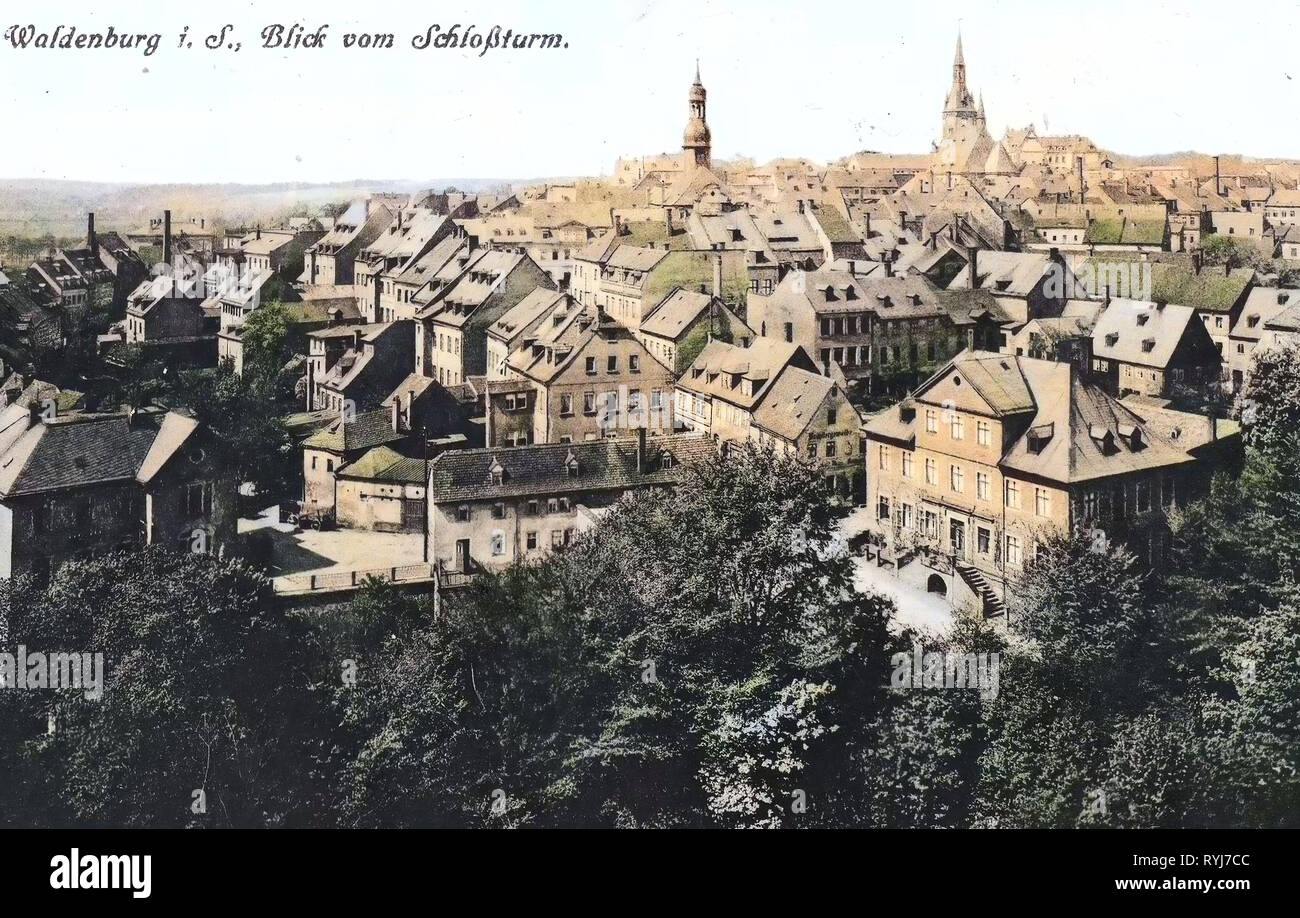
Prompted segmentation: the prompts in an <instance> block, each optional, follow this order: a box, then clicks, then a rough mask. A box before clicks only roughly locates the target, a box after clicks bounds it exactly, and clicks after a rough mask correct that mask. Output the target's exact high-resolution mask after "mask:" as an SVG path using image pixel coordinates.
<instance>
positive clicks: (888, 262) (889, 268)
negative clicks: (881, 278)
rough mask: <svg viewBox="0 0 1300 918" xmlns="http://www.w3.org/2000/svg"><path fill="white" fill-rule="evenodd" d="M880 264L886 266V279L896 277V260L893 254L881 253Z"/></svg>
mask: <svg viewBox="0 0 1300 918" xmlns="http://www.w3.org/2000/svg"><path fill="white" fill-rule="evenodd" d="M880 263H881V264H882V265H884V266H885V277H893V276H894V259H893V253H892V252H881V253H880Z"/></svg>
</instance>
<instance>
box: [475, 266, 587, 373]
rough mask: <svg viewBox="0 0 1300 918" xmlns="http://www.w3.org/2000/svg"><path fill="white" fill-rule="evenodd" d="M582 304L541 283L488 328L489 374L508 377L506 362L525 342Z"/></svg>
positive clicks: (574, 311) (578, 308)
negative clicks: (539, 330)
mask: <svg viewBox="0 0 1300 918" xmlns="http://www.w3.org/2000/svg"><path fill="white" fill-rule="evenodd" d="M580 311H581V308H580V307H579V306H578V303H577V301H576V300H574V298H573V297H572V296H570V295H569V294H567V293H565V292H563V291H561V290H552V289H550V288H549V287H538V288H537V289H535V290H534V291H533V292H532V293H530V294H528V296H526V297H524V298H523V299H522V300H520V301H519V302H518V303H517V304H515V306H514V307H513V308H512V309H510V310H509V311H507V312H506V313H505V315H503V316H501V318H499V319H497V320H496V321H495V322H493V323H492V324H491V325H489V326H488V330H487V374H486V375H487V378H488V379H490V380H491V379H505V378H506V376H507V375H509V374H508V372H507V367H506V362H507V361H508V360H509V359H510V355H511V354H513V353H514V352H515V351H516V350H517V349H518V348H519V347H520V345H522V344H523V342H524V341H525V340H527V339H529V338H530V336H531V337H533V338H536V336H535V335H534V334H533V333H534V332H535V331H537V330H538V328H540V327H542V326H549V327H556V326H559V325H561V324H563V323H564V321H565V320H566V319H567V318H568V317H569V316H571V315H573V314H575V313H577V312H580Z"/></svg>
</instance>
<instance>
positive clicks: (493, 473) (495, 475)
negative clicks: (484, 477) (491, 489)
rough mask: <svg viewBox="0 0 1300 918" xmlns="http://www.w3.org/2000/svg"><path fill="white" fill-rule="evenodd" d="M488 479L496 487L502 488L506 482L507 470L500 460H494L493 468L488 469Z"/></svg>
mask: <svg viewBox="0 0 1300 918" xmlns="http://www.w3.org/2000/svg"><path fill="white" fill-rule="evenodd" d="M488 479H489V480H490V481H491V482H492V484H494V485H498V486H500V485H501V484H503V483H504V482H505V480H506V468H505V466H503V465H502V464H501V462H500V461H499V460H495V459H494V460H493V461H492V466H491V468H489V469H488Z"/></svg>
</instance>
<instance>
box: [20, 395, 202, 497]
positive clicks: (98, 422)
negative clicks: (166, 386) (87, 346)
mask: <svg viewBox="0 0 1300 918" xmlns="http://www.w3.org/2000/svg"><path fill="white" fill-rule="evenodd" d="M195 427H196V425H195V422H193V421H192V420H191V419H189V418H185V417H182V416H179V415H173V414H171V413H169V414H167V415H163V416H157V415H145V414H137V415H136V416H135V419H134V420H133V421H132V420H129V419H128V418H127V417H126V416H125V415H109V416H103V415H97V416H91V415H83V416H79V417H70V418H63V419H57V420H53V421H46V422H42V423H37V424H34V425H32V426H31V427H30V428H29V429H28V430H27V431H26V432H25V433H24V434H23V435H22V436H21V437H19V438H18V439H17V440H16V441H15V442H14V443H13V444H12V445H11V446H10V447H9V449H8V450H6V451H5V453H4V455H3V456H0V495H3V496H4V497H6V498H8V497H15V496H19V495H24V494H36V493H40V492H43V491H53V490H59V489H64V488H75V487H79V486H83V485H92V484H104V483H108V482H113V481H135V480H136V479H137V477H139V476H144V477H143V478H141V480H144V481H147V480H148V479H149V478H152V476H153V475H154V474H156V473H157V471H158V470H159V469H161V468H162V467H163V466H164V465H165V464H166V462H167V460H168V459H170V458H171V457H172V456H173V455H175V453H176V451H177V450H178V449H179V448H180V447H181V445H182V444H184V442H185V441H186V440H187V439H188V438H189V436H190V435H191V434H192V433H193V432H194V429H195Z"/></svg>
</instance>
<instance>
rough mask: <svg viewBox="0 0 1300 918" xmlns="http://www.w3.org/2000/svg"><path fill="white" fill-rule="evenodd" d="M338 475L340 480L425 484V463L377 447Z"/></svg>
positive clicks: (394, 451)
mask: <svg viewBox="0 0 1300 918" xmlns="http://www.w3.org/2000/svg"><path fill="white" fill-rule="evenodd" d="M337 474H338V476H339V477H340V478H363V479H366V480H368V481H394V482H407V483H414V484H423V482H424V462H423V461H422V460H420V459H412V458H410V457H408V456H403V455H402V454H401V453H399V452H397V451H396V450H394V449H390V448H389V447H387V446H376V447H375V448H374V449H371V450H367V451H366V452H365V453H363V454H362V456H361V458H360V459H358V460H357V461H355V462H350V463H348V464H347V465H345V466H343V468H341V469H339V470H338V473H337Z"/></svg>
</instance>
